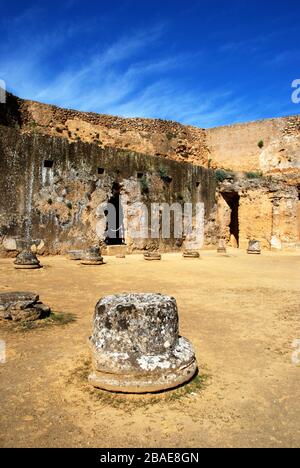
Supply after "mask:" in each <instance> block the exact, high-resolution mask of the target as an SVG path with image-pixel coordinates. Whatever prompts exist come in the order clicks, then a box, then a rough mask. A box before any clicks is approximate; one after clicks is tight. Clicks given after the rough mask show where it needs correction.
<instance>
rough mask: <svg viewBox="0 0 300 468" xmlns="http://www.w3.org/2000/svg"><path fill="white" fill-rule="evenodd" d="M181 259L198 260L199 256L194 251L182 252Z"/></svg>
mask: <svg viewBox="0 0 300 468" xmlns="http://www.w3.org/2000/svg"><path fill="white" fill-rule="evenodd" d="M183 257H184V258H200V254H199V252H197V251H196V250H185V251H184V252H183Z"/></svg>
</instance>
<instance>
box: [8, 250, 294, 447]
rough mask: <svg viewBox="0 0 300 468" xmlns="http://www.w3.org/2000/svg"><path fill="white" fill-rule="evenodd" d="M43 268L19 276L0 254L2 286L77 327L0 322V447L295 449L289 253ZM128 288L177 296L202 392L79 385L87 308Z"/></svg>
mask: <svg viewBox="0 0 300 468" xmlns="http://www.w3.org/2000/svg"><path fill="white" fill-rule="evenodd" d="M42 261H43V263H44V265H45V268H44V269H43V270H40V271H32V272H28V271H27V272H24V271H16V270H14V268H13V266H12V260H6V259H5V260H4V259H1V260H0V281H1V291H13V290H27V291H33V292H38V293H39V294H40V296H41V299H42V300H43V302H44V303H46V304H48V305H50V306H51V307H52V309H53V310H54V311H57V312H61V311H62V312H64V313H69V314H75V316H76V321H74V322H72V323H69V324H67V325H64V326H61V325H59V326H47V327H45V328H41V329H40V328H38V329H33V330H30V329H29V330H27V329H25V330H23V329H20V328H16V327H13V326H11V325H9V324H7V323H6V322H5V323H3V322H2V323H1V324H0V339H1V340H4V341H5V342H6V345H7V361H6V363H5V364H2V365H1V364H0V397H1V414H0V446H2V447H12V446H18V447H70V446H72V447H176V448H177V447H202V446H205V447H220V446H222V447H261V446H267V447H292V446H293V447H299V446H300V427H299V426H300V424H299V423H300V405H299V401H300V367H299V366H297V365H295V364H293V362H292V352H293V349H292V343H293V341H294V340H296V339H299V340H300V319H299V311H300V284H299V277H300V255H299V254H296V253H285V254H281V253H280V254H275V253H264V254H263V255H262V256H260V257H259V256H247V255H246V254H245V253H244V252H239V251H236V250H232V251H230V252H229V256H228V257H225V256H218V255H217V254H216V253H215V252H203V254H202V260H184V259H183V258H182V257H181V256H180V255H177V254H175V255H172V254H170V255H164V256H163V260H162V262H160V263H156V262H153V263H152V262H149V263H148V262H145V261H144V260H143V258H142V257H141V256H131V257H127V258H126V259H125V260H120V259H116V258H113V257H111V258H107V259H106V261H107V264H106V265H104V266H102V267H84V266H81V265H79V264H77V263H73V262H71V261H69V260H66V259H65V258H63V257H56V258H44V259H42ZM130 291H134V292H161V293H166V294H171V295H174V296H175V297H176V298H177V300H178V305H179V308H180V319H181V333H182V334H183V335H184V336H186V337H187V338H189V339H190V340H191V341H192V342H193V344H194V346H195V348H196V350H197V358H198V362H199V367H200V375H201V376H203V385H201V386H200V385H196V384H195V385H194V388H192V390H189V391H188V392H186V393H185V392H184V391H183V390H182V389H181V390H176V391H174V392H171V393H169V394H167V395H166V394H164V395H157V396H154V397H153V396H125V395H121V396H120V395H113V394H107V393H105V392H98V391H94V390H92V389H91V388H90V387H89V385H87V384H86V376H87V374H88V372H89V367H90V361H89V349H88V344H87V341H88V337H89V335H90V333H91V325H92V315H93V310H94V306H95V304H96V302H97V301H98V299H99V298H100V297H101V296H103V295H107V294H112V293H122V292H130ZM299 358H300V355H299Z"/></svg>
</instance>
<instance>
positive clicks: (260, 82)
mask: <svg viewBox="0 0 300 468" xmlns="http://www.w3.org/2000/svg"><path fill="white" fill-rule="evenodd" d="M0 5H1V16H0V34H1V38H2V40H1V43H0V79H2V80H5V81H6V83H7V88H8V90H10V91H11V92H13V93H15V94H17V95H18V96H20V97H23V98H27V99H34V100H38V101H42V102H46V103H51V104H56V105H59V106H62V107H69V108H74V109H79V110H84V111H94V112H99V113H107V114H113V115H122V116H126V117H153V118H162V119H170V120H177V121H180V122H182V123H185V124H191V125H196V126H200V127H214V126H218V125H226V124H231V123H237V122H244V121H250V120H256V119H262V118H268V117H278V116H283V115H291V114H298V113H300V104H298V105H296V104H293V103H292V101H291V94H292V88H291V84H292V81H293V80H295V79H300V46H299V36H300V34H299V32H300V31H299V30H300V26H299V19H300V2H299V1H289V0H286V1H284V2H283V1H282V0H281V1H272V2H271V1H262V0H260V1H256V0H252V1H251V2H250V1H230V0H228V1H221V0H220V1H218V0H215V1H211V2H209V1H185V2H184V1H182V0H180V1H177V0H172V1H169V0H160V1H157V0H151V1H148V2H146V1H143V0H139V1H136V0H125V1H115V0H106V1H102V0H99V1H90V0H85V1H83V0H65V1H64V0H60V1H58V0H52V1H51V2H48V1H26V2H25V1H22V2H21V1H13V0H12V1H2V0H0Z"/></svg>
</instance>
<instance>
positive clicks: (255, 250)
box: [248, 240, 261, 255]
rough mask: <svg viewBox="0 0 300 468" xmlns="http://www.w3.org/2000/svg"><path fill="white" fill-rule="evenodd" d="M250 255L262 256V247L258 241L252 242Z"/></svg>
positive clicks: (250, 243)
mask: <svg viewBox="0 0 300 468" xmlns="http://www.w3.org/2000/svg"><path fill="white" fill-rule="evenodd" d="M248 254H252V255H260V254H261V245H260V242H259V241H257V240H251V241H250V242H249V246H248Z"/></svg>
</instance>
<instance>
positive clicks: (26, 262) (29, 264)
mask: <svg viewBox="0 0 300 468" xmlns="http://www.w3.org/2000/svg"><path fill="white" fill-rule="evenodd" d="M14 266H15V268H16V269H17V270H36V269H38V268H42V265H41V263H40V261H39V260H38V258H37V256H36V255H35V254H34V253H33V252H31V251H30V250H23V252H21V253H20V254H19V255H18V256H17V258H16V260H15V262H14Z"/></svg>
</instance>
